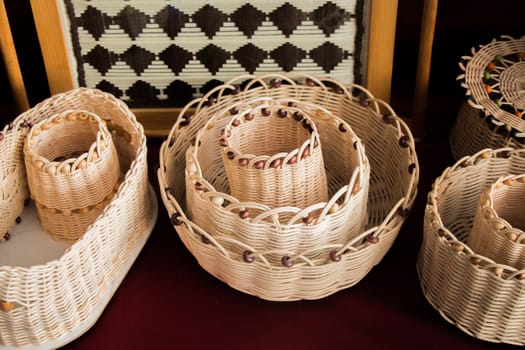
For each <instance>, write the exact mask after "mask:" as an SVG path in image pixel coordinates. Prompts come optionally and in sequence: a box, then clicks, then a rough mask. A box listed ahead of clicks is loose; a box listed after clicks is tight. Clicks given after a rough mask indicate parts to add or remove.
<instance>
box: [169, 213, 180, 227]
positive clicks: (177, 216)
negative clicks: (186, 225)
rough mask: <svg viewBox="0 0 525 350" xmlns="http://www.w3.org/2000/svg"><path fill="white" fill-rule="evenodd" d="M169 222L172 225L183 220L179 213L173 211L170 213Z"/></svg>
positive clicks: (178, 224) (176, 224)
mask: <svg viewBox="0 0 525 350" xmlns="http://www.w3.org/2000/svg"><path fill="white" fill-rule="evenodd" d="M170 222H171V224H172V225H174V226H180V225H182V223H183V221H182V220H181V218H180V214H179V213H173V214H172V215H171V217H170Z"/></svg>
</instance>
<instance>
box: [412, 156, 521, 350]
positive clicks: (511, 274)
mask: <svg viewBox="0 0 525 350" xmlns="http://www.w3.org/2000/svg"><path fill="white" fill-rule="evenodd" d="M524 170H525V152H524V150H523V149H521V150H513V149H511V148H500V149H495V150H492V149H486V150H481V151H480V152H478V153H476V154H474V155H472V156H467V157H464V158H462V159H460V160H458V162H457V163H456V164H454V165H453V166H452V167H449V168H447V169H445V171H444V172H443V174H442V175H441V176H439V177H438V178H437V179H436V180H435V182H434V185H433V189H432V191H431V192H430V193H429V195H428V202H427V206H426V210H425V218H424V235H423V242H422V245H421V248H420V251H419V256H418V262H417V267H418V273H419V277H420V281H421V286H422V289H423V293H424V295H425V296H426V298H427V300H428V301H429V302H430V304H432V305H433V307H434V308H435V309H436V310H438V311H439V313H440V314H441V316H443V318H445V319H446V320H447V321H448V322H450V323H452V324H454V325H455V326H457V327H458V328H460V329H461V330H462V331H464V332H466V333H468V334H470V335H471V336H473V337H476V338H479V339H483V340H486V341H490V342H503V343H509V344H517V345H525V327H524V324H525V314H524V313H523V310H524V308H525V270H520V269H518V268H516V267H514V266H510V265H506V264H504V263H500V262H498V261H495V260H493V259H491V258H489V257H487V256H485V255H483V254H481V253H480V252H479V251H476V250H474V249H473V248H472V247H471V246H469V245H468V244H466V242H468V240H469V236H470V235H471V234H472V232H473V230H472V228H473V225H474V220H475V216H476V211H477V207H478V205H479V202H480V196H481V194H482V193H483V191H484V190H485V189H486V188H487V187H488V186H491V184H492V183H494V182H495V181H497V179H498V178H500V177H501V176H507V175H508V174H521V173H523V172H524Z"/></svg>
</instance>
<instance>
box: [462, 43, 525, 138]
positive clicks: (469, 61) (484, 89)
mask: <svg viewBox="0 0 525 350" xmlns="http://www.w3.org/2000/svg"><path fill="white" fill-rule="evenodd" d="M460 67H461V69H462V70H463V71H464V73H463V74H461V75H459V76H458V78H457V79H458V80H461V81H462V82H461V86H463V87H464V88H465V89H466V90H467V91H466V95H467V96H468V97H469V99H468V103H469V104H470V105H471V106H473V107H474V108H477V109H480V110H483V111H484V113H485V115H488V116H490V118H487V119H488V120H489V122H490V123H493V124H495V125H498V126H502V125H504V126H505V127H506V129H507V130H508V131H509V133H510V134H511V135H512V136H515V137H518V138H524V137H525V120H524V116H525V115H524V113H525V36H523V37H521V38H519V39H514V38H512V37H509V36H502V37H501V40H493V41H492V42H490V43H489V44H486V45H481V46H480V47H479V49H478V50H476V49H475V48H472V55H471V56H463V57H462V61H461V62H460Z"/></svg>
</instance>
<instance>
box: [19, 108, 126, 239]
mask: <svg viewBox="0 0 525 350" xmlns="http://www.w3.org/2000/svg"><path fill="white" fill-rule="evenodd" d="M24 159H25V164H26V172H27V179H28V185H29V190H30V193H31V198H32V199H33V200H34V201H35V204H36V208H37V211H38V217H39V219H40V222H41V224H42V227H43V229H44V230H46V231H47V232H48V233H49V234H51V236H53V237H54V238H56V239H63V240H66V241H71V242H74V241H76V240H77V239H79V238H80V237H81V236H82V235H83V234H84V232H85V231H86V229H87V228H88V226H89V225H91V224H92V223H93V222H94V221H95V219H96V218H97V217H98V216H99V215H100V214H101V213H102V211H103V210H104V208H105V207H106V205H107V204H108V203H109V202H110V201H111V199H112V198H113V195H114V193H115V191H116V190H117V188H118V185H119V178H120V167H119V162H118V156H117V150H116V148H115V146H114V144H113V139H112V137H111V134H110V132H109V130H108V129H107V127H106V126H105V123H104V122H103V121H102V120H101V119H100V117H99V116H97V115H96V114H93V113H91V112H89V111H72V110H68V111H65V112H62V113H59V114H56V115H53V116H51V117H49V118H46V119H44V120H42V121H40V122H38V123H36V124H35V125H34V126H33V127H32V128H31V130H30V131H29V134H28V135H27V137H26V142H25V144H24Z"/></svg>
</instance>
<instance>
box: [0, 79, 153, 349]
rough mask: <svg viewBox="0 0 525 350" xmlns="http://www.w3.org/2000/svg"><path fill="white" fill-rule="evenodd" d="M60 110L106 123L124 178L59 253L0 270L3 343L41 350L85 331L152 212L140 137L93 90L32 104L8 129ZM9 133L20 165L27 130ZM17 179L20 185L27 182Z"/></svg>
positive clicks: (115, 106)
mask: <svg viewBox="0 0 525 350" xmlns="http://www.w3.org/2000/svg"><path fill="white" fill-rule="evenodd" d="M67 110H86V111H89V112H91V113H93V114H96V115H98V116H100V117H101V118H102V119H103V120H104V121H105V122H106V125H107V126H108V129H109V130H110V131H111V135H112V137H113V143H114V145H115V147H116V150H117V154H118V160H119V163H120V169H121V171H122V172H123V173H124V177H123V180H122V182H121V183H120V185H119V187H118V189H117V191H116V193H115V195H114V197H113V199H112V200H111V201H110V202H109V203H108V204H107V205H106V207H105V209H104V211H103V212H102V214H101V215H100V216H99V217H98V218H97V219H96V220H95V222H93V223H92V224H91V225H90V226H89V227H88V228H87V229H86V231H85V233H84V235H83V236H82V237H81V238H80V239H79V240H78V241H76V242H75V243H74V244H72V245H71V246H70V247H69V248H68V249H67V250H66V251H65V252H64V253H63V255H62V256H60V257H59V258H57V259H54V260H52V261H49V262H47V263H44V264H39V265H33V266H27V267H25V266H10V265H2V266H0V301H1V307H0V345H2V346H6V347H22V346H28V345H32V346H37V345H39V344H44V345H42V346H43V347H46V346H47V345H45V344H49V342H53V341H57V340H59V339H64V337H68V336H69V335H71V334H72V333H74V332H76V331H77V330H78V329H79V328H78V327H86V324H88V325H89V326H91V325H92V323H93V322H94V321H95V320H96V319H93V315H94V313H95V312H97V310H99V309H100V307H101V302H103V301H104V300H106V301H107V298H110V297H111V294H112V292H114V288H115V283H117V284H116V285H118V282H116V278H117V276H122V275H123V274H124V275H125V273H126V272H127V269H126V267H127V268H129V266H130V265H129V256H130V254H135V253H137V252H135V251H136V249H137V245H139V242H142V241H144V242H145V239H146V238H147V233H146V232H148V227H149V226H150V225H151V224H150V222H151V217H152V216H153V215H154V211H153V208H154V205H153V202H152V196H151V193H150V189H149V187H150V186H149V183H148V168H147V153H146V152H147V148H146V137H145V135H144V131H143V128H142V125H140V124H139V123H138V122H137V121H136V118H135V116H134V115H133V114H132V113H131V111H130V110H129V109H128V108H127V106H126V105H125V104H124V103H123V102H122V101H119V100H118V99H117V98H115V97H114V96H112V95H109V94H106V93H103V92H101V91H99V90H95V89H86V88H78V89H74V90H71V91H68V92H66V93H62V94H58V95H55V96H53V97H51V98H49V99H47V100H45V101H43V102H41V103H39V104H38V105H36V106H35V107H33V108H31V109H30V110H28V111H27V112H25V113H23V114H21V115H20V116H18V117H17V118H16V119H15V121H14V122H13V125H21V123H23V121H25V123H26V124H28V125H29V126H31V125H34V124H37V123H39V122H40V121H42V120H44V119H46V118H49V117H52V116H53V115H57V114H60V113H62V112H64V111H67ZM12 133H13V135H12V137H14V138H16V141H13V142H15V143H16V146H13V148H12V150H13V152H16V154H13V155H12V156H13V157H14V158H15V159H17V160H18V162H19V163H20V164H21V166H23V164H24V156H23V144H24V139H25V136H26V134H27V131H25V130H23V129H21V128H13V130H12ZM0 162H1V163H2V164H3V162H4V159H3V158H2V159H0ZM23 181H24V186H26V187H27V180H26V179H25V178H23ZM11 241H13V240H11ZM11 241H6V242H2V243H0V244H6V245H9V244H10V243H11ZM142 244H143V243H142ZM140 247H141V246H140ZM139 251H140V250H139ZM137 254H138V253H137ZM131 261H133V260H131ZM43 281H45V283H43ZM108 293H109V294H108ZM89 322H91V323H89ZM59 344H60V343H59ZM61 344H64V343H61ZM56 346H59V345H56Z"/></svg>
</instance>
